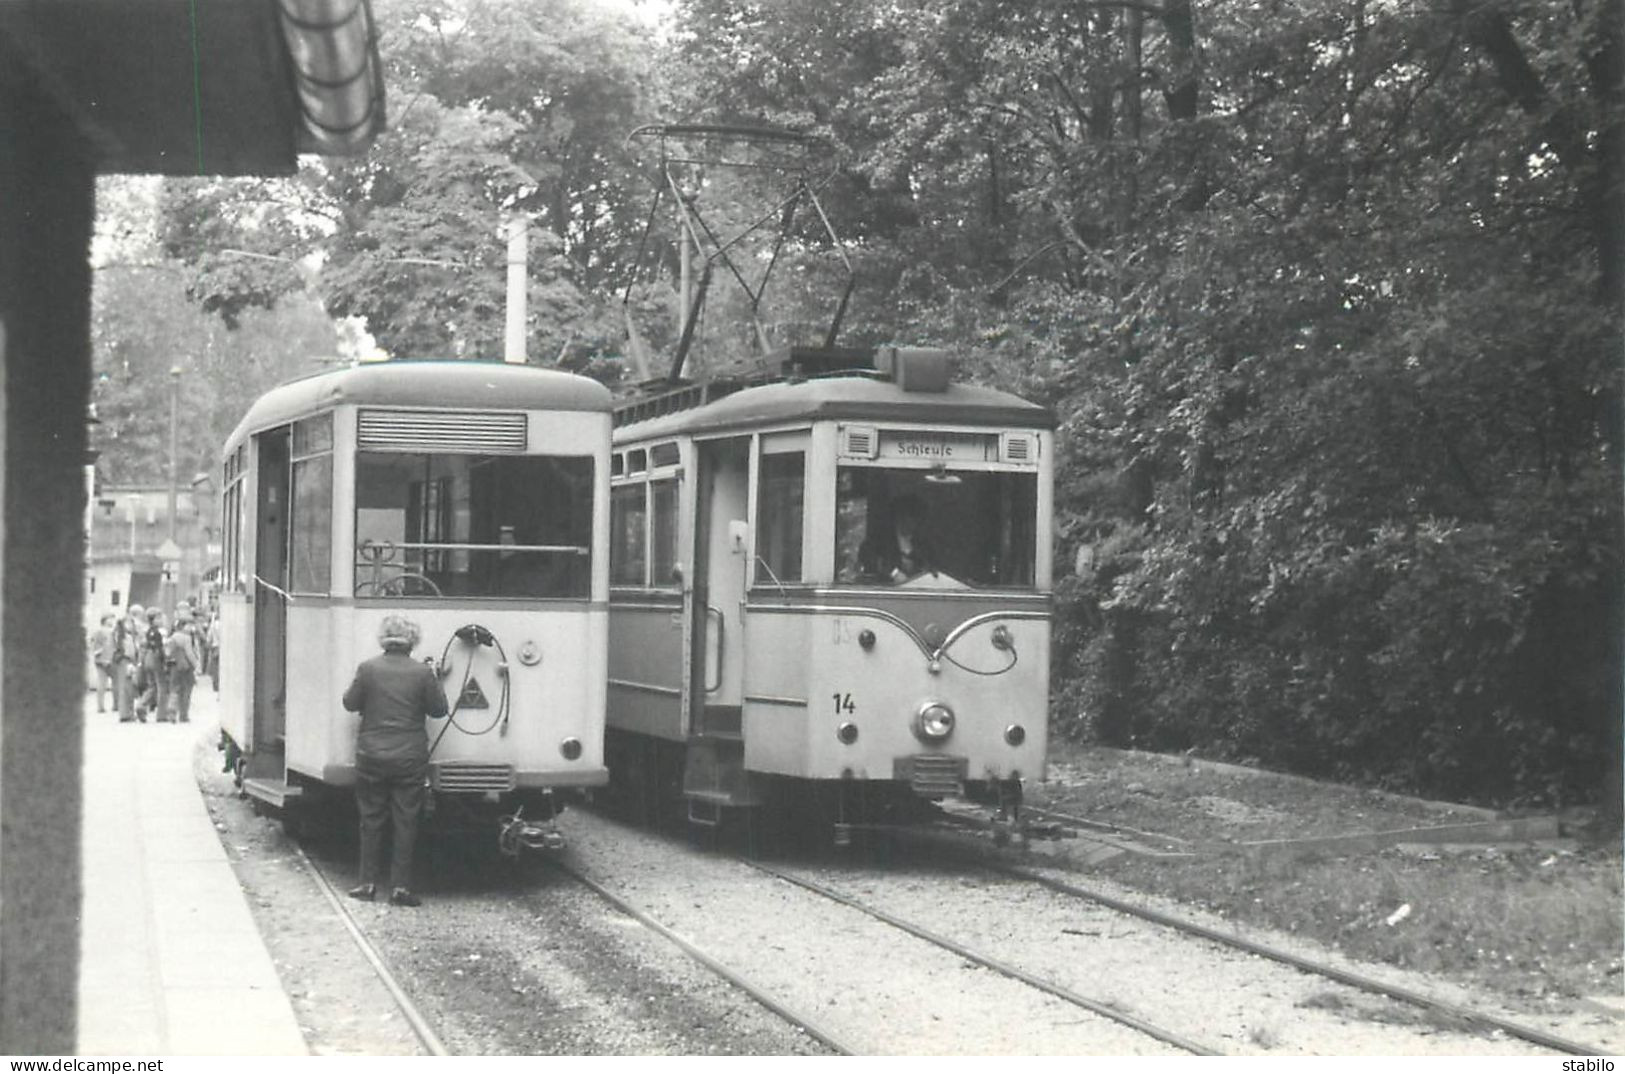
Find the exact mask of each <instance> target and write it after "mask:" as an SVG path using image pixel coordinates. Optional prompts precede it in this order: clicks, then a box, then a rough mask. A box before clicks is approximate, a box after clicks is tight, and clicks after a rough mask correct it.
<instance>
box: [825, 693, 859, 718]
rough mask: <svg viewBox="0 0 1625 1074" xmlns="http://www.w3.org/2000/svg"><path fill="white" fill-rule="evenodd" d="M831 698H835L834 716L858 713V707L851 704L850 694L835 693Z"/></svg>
mask: <svg viewBox="0 0 1625 1074" xmlns="http://www.w3.org/2000/svg"><path fill="white" fill-rule="evenodd" d="M831 696H833V697H834V698H835V715H837V716H840V715H842V714H844V713H852V712H856V711H858V707H857V706H856V705H854V704H853V703H852V695H851V694H843V693H835V694H833V695H831Z"/></svg>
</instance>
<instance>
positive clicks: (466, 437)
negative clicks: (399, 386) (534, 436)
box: [356, 410, 528, 454]
mask: <svg viewBox="0 0 1625 1074" xmlns="http://www.w3.org/2000/svg"><path fill="white" fill-rule="evenodd" d="M527 434H528V429H527V424H526V420H525V415H524V414H523V413H510V412H506V411H500V412H496V413H490V412H475V413H469V412H464V411H455V410H453V411H428V410H363V411H362V412H361V421H360V426H359V428H358V429H357V431H356V439H357V442H358V446H359V447H360V448H362V449H363V450H373V451H379V450H382V451H459V452H471V453H476V454H519V453H522V452H524V450H525V448H526V446H527V443H528V435H527Z"/></svg>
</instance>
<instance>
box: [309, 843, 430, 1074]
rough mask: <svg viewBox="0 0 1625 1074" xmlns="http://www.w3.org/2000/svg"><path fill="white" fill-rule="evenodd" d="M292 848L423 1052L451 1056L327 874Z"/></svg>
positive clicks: (310, 859) (311, 860)
mask: <svg viewBox="0 0 1625 1074" xmlns="http://www.w3.org/2000/svg"><path fill="white" fill-rule="evenodd" d="M293 847H294V850H295V851H296V852H297V853H298V855H299V860H300V862H302V863H303V864H304V867H305V869H306V870H307V871H308V872H309V873H310V875H311V876H312V877H314V878H315V879H316V886H317V887H319V888H321V890H322V895H323V896H325V897H326V899H327V901H328V903H329V904H330V905H331V906H332V907H333V909H334V911H335V912H336V913H337V914H338V916H339V920H340V921H341V922H342V923H343V924H344V930H345V932H347V933H349V935H350V939H351V940H353V941H354V942H355V945H356V948H357V950H359V951H360V952H361V955H362V957H363V958H365V959H366V960H367V962H368V964H369V965H371V966H372V969H373V972H374V973H376V974H377V975H378V979H379V980H380V981H381V982H383V985H384V988H385V989H387V990H388V992H389V994H390V997H391V998H392V999H394V1001H395V1005H396V1006H397V1007H399V1008H400V1012H401V1017H403V1018H405V1019H406V1024H407V1025H409V1026H411V1027H412V1034H413V1035H414V1036H415V1037H417V1039H418V1042H419V1043H420V1044H421V1045H423V1049H424V1051H426V1052H427V1053H428V1054H430V1055H450V1054H451V1052H449V1051H448V1050H447V1049H446V1045H445V1044H444V1042H442V1041H441V1039H440V1036H439V1034H437V1033H436V1032H435V1030H434V1027H433V1026H431V1025H430V1024H429V1020H428V1019H427V1018H425V1017H424V1016H423V1012H422V1011H420V1010H419V1009H418V1007H417V1004H415V1003H413V1002H412V997H411V996H409V995H407V992H406V989H404V988H402V987H401V983H400V981H399V980H398V979H397V978H396V976H395V973H394V971H393V970H391V969H390V968H389V963H388V962H386V961H384V956H383V955H382V954H380V953H379V952H378V949H377V948H376V947H374V946H373V945H372V942H371V941H369V940H368V939H367V934H366V933H365V932H363V931H362V930H361V926H360V925H359V924H358V923H357V922H356V919H355V916H354V915H353V914H351V913H350V908H349V907H348V906H346V905H345V904H344V900H343V899H342V898H340V897H339V893H338V891H337V890H336V889H335V888H334V887H333V884H332V881H330V880H328V879H327V876H326V874H324V873H323V872H322V870H321V868H320V867H319V866H318V865H317V864H316V862H315V861H314V860H313V859H312V858H311V857H310V855H309V854H306V853H305V848H304V847H302V846H300V845H299V844H298V843H294V844H293Z"/></svg>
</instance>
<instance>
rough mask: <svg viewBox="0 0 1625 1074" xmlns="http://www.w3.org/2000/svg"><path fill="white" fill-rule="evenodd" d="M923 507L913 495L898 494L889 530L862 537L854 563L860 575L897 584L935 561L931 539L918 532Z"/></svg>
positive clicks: (934, 565)
mask: <svg viewBox="0 0 1625 1074" xmlns="http://www.w3.org/2000/svg"><path fill="white" fill-rule="evenodd" d="M924 519H925V507H924V505H923V504H922V503H921V502H920V501H919V499H918V498H916V497H914V496H900V497H898V498H897V499H896V500H895V501H893V503H892V525H891V530H890V531H889V532H884V531H883V532H881V533H879V534H873V535H871V536H870V537H868V538H866V539H865V540H864V542H863V545H862V547H861V548H859V550H858V564H859V566H860V568H861V570H862V572H863V575H864V577H866V578H871V579H875V580H882V581H887V582H890V583H891V584H893V585H898V584H901V583H903V582H906V581H908V580H909V579H910V578H914V577H917V576H919V575H920V574H923V573H925V572H926V571H930V572H932V573H935V572H936V569H937V562H936V556H935V553H934V550H933V549H932V547H931V541H930V539H929V538H928V537H926V536H925V535H924V534H923V533H922V532H921V529H922V525H921V524H922V523H923V521H924Z"/></svg>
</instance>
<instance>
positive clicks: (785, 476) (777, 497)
mask: <svg viewBox="0 0 1625 1074" xmlns="http://www.w3.org/2000/svg"><path fill="white" fill-rule="evenodd" d="M806 485H807V464H806V455H805V454H804V453H803V452H800V451H787V452H779V453H776V454H772V455H763V456H762V467H761V477H760V487H759V488H758V489H757V491H756V555H757V556H758V557H760V562H759V563H758V566H759V567H761V568H763V569H762V570H760V571H759V572H758V573H757V576H756V582H757V584H758V585H760V584H762V583H764V582H766V583H774V582H799V581H801V519H802V510H803V508H802V504H803V502H804V499H805V496H804V493H805V490H806Z"/></svg>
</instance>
